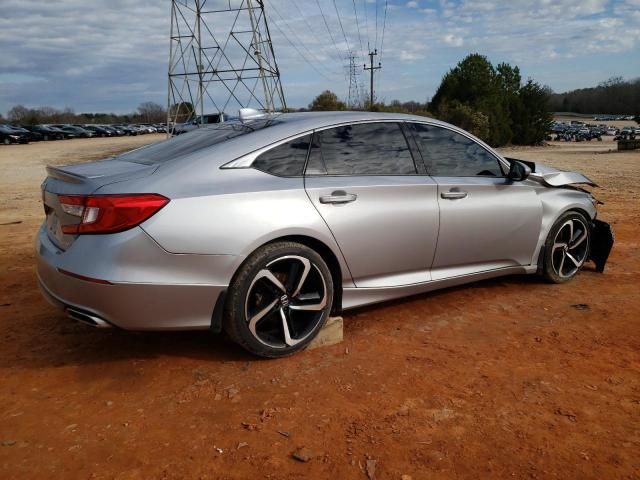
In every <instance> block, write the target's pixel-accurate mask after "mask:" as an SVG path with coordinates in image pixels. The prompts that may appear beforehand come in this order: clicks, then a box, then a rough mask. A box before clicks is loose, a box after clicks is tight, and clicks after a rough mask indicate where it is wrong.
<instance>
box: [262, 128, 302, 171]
mask: <svg viewBox="0 0 640 480" xmlns="http://www.w3.org/2000/svg"><path fill="white" fill-rule="evenodd" d="M310 142H311V134H309V135H305V136H304V137H299V138H296V139H294V140H290V141H288V142H285V143H283V144H281V145H278V146H277V147H273V148H272V149H271V150H267V151H266V152H264V153H263V154H261V155H259V156H258V157H257V158H256V159H255V160H254V161H253V163H252V164H251V166H252V167H253V168H256V169H258V170H262V171H263V172H266V173H270V174H271V175H277V176H279V177H299V176H301V175H302V172H303V170H304V162H305V160H306V159H307V151H308V150H309V143H310Z"/></svg>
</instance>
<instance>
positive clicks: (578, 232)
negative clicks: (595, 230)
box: [542, 212, 591, 283]
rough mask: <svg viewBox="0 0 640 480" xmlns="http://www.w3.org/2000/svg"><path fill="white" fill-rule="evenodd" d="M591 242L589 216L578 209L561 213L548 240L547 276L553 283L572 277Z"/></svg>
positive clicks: (546, 254) (566, 280) (545, 277)
mask: <svg viewBox="0 0 640 480" xmlns="http://www.w3.org/2000/svg"><path fill="white" fill-rule="evenodd" d="M590 246H591V228H590V226H589V220H588V219H587V218H586V217H585V216H584V215H582V214H581V213H578V212H567V213H565V214H563V215H562V216H560V218H558V220H556V223H554V224H553V227H551V231H550V232H549V235H548V236H547V240H546V242H545V244H544V259H543V268H542V276H543V278H544V279H545V280H547V281H548V282H551V283H564V282H568V281H569V280H571V279H572V278H573V277H575V276H576V274H577V273H578V272H579V271H580V269H581V268H582V266H583V265H584V262H586V260H587V257H588V256H589V248H590Z"/></svg>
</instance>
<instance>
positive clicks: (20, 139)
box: [0, 124, 29, 145]
mask: <svg viewBox="0 0 640 480" xmlns="http://www.w3.org/2000/svg"><path fill="white" fill-rule="evenodd" d="M0 142H1V143H3V144H4V145H9V144H11V143H29V136H28V135H27V134H25V133H24V132H20V131H17V130H15V129H13V128H11V127H10V126H8V125H5V124H0Z"/></svg>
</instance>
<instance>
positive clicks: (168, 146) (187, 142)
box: [118, 119, 278, 165]
mask: <svg viewBox="0 0 640 480" xmlns="http://www.w3.org/2000/svg"><path fill="white" fill-rule="evenodd" d="M276 123H278V121H277V120H272V119H266V120H262V119H261V120H255V121H252V122H245V123H240V122H234V121H230V122H223V123H216V124H213V125H207V126H204V127H200V128H197V129H195V130H193V131H191V132H189V133H183V134H182V135H178V136H176V137H172V138H170V139H168V140H164V141H162V142H158V143H153V144H151V145H148V146H146V147H142V148H138V149H136V150H132V151H130V152H127V153H124V154H122V155H120V156H119V157H118V159H120V160H123V161H127V162H134V163H142V164H144V165H156V164H160V163H164V162H168V161H170V160H173V159H174V158H177V157H180V156H182V155H188V154H190V153H194V152H197V151H198V150H203V149H206V148H209V147H212V146H214V145H218V144H220V143H222V142H226V141H227V140H230V139H232V138H236V137H240V136H242V135H247V134H249V133H251V132H255V131H256V130H260V129H263V128H267V127H269V126H271V125H275V124H276Z"/></svg>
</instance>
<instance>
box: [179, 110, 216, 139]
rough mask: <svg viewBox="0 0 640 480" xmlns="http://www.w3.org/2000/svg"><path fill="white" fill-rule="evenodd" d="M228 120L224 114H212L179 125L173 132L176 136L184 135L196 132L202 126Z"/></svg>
mask: <svg viewBox="0 0 640 480" xmlns="http://www.w3.org/2000/svg"><path fill="white" fill-rule="evenodd" d="M226 120H227V118H226V115H225V114H224V113H210V114H206V115H202V116H198V117H194V118H192V119H190V120H187V121H186V122H184V123H177V124H176V125H175V128H174V130H173V134H174V135H182V134H183V133H187V132H190V131H192V130H195V129H196V128H198V127H200V126H205V125H213V124H216V123H223V122H225V121H226Z"/></svg>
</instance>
